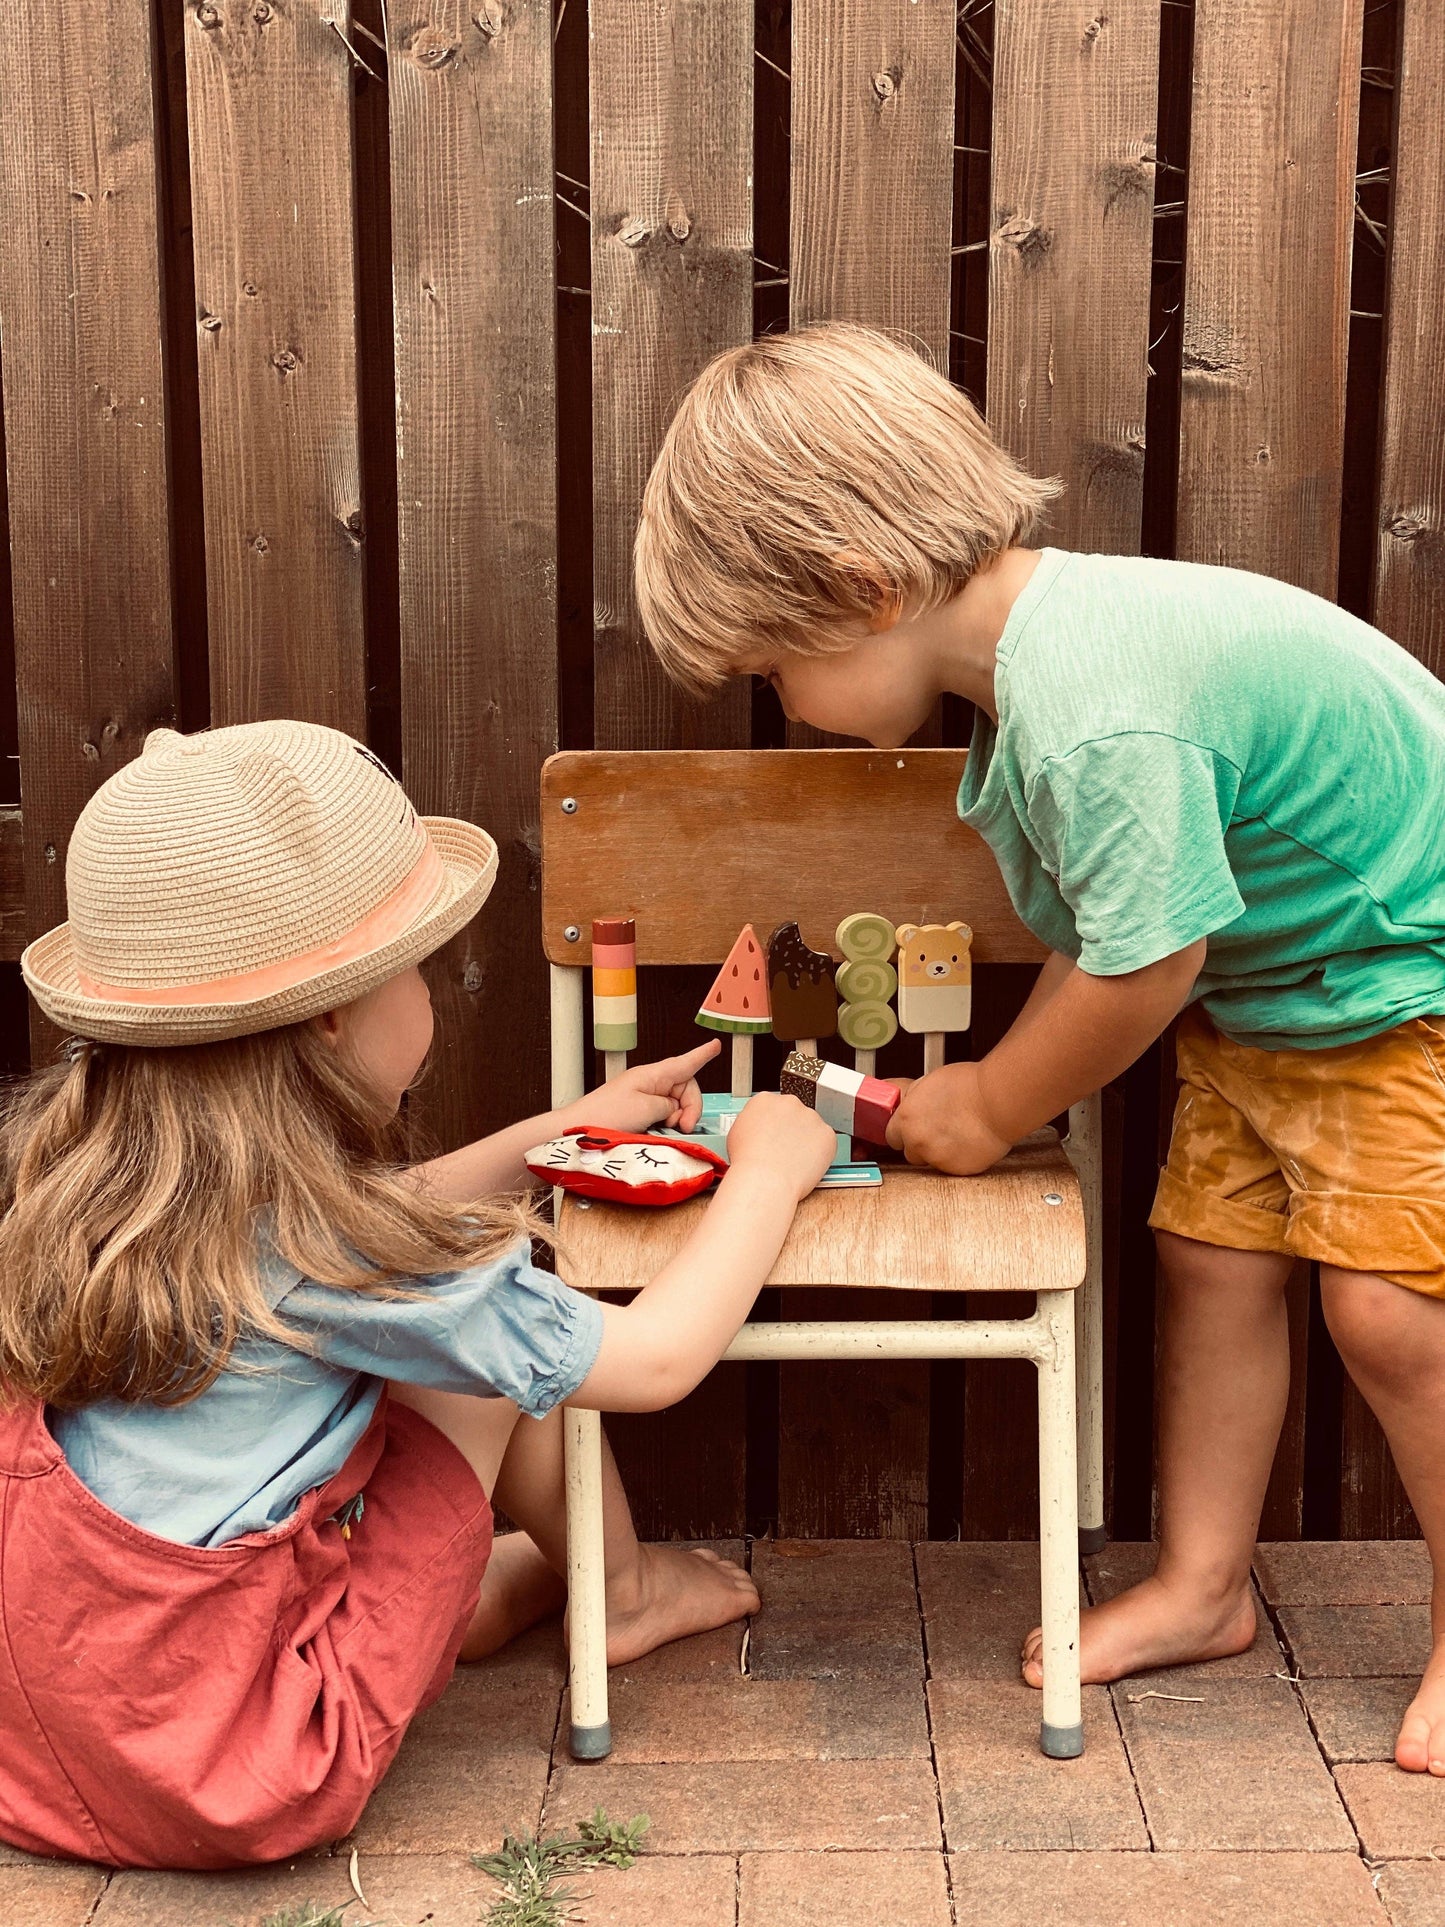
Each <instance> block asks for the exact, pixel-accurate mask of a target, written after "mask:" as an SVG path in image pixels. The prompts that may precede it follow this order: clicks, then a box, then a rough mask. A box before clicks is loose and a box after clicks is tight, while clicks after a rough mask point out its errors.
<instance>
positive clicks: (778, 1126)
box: [728, 1091, 838, 1200]
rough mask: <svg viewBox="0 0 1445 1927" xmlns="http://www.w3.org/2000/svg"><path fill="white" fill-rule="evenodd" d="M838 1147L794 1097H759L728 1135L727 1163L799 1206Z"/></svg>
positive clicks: (832, 1135)
mask: <svg viewBox="0 0 1445 1927" xmlns="http://www.w3.org/2000/svg"><path fill="white" fill-rule="evenodd" d="M837 1145H838V1139H837V1134H836V1133H835V1132H834V1130H833V1128H832V1126H831V1125H828V1124H825V1123H824V1122H823V1120H822V1118H820V1117H819V1115H818V1113H817V1112H816V1111H810V1110H809V1109H808V1107H807V1105H806V1104H803V1103H800V1102H799V1101H798V1099H797V1098H796V1097H784V1096H783V1095H782V1094H781V1093H780V1092H778V1091H760V1092H759V1093H758V1095H757V1096H756V1097H752V1098H749V1099H748V1102H747V1103H746V1104H745V1105H744V1106H743V1108H742V1110H741V1111H739V1113H738V1115H737V1117H736V1118H735V1119H734V1121H733V1127H732V1129H731V1130H730V1131H729V1132H728V1163H729V1165H730V1166H731V1168H732V1170H734V1171H738V1172H743V1171H746V1172H748V1173H749V1174H756V1173H758V1172H766V1173H767V1174H768V1176H770V1177H772V1178H775V1179H776V1180H777V1181H778V1183H780V1184H783V1185H786V1186H787V1187H788V1189H789V1190H790V1191H791V1192H792V1194H793V1196H794V1197H796V1198H797V1199H799V1200H801V1199H803V1198H806V1197H807V1195H808V1193H809V1192H810V1191H811V1190H812V1189H813V1187H814V1185H816V1184H817V1182H818V1180H819V1178H821V1177H822V1175H823V1173H824V1172H825V1171H826V1170H827V1168H828V1166H829V1165H830V1164H831V1163H832V1162H833V1153H834V1151H835V1150H836V1149H837Z"/></svg>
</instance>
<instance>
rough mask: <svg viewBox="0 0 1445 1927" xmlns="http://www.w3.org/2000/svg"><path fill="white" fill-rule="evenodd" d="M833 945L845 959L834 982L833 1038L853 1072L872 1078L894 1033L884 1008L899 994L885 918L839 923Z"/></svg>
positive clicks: (866, 915)
mask: <svg viewBox="0 0 1445 1927" xmlns="http://www.w3.org/2000/svg"><path fill="white" fill-rule="evenodd" d="M835 942H836V943H837V945H838V948H839V949H840V950H841V951H842V953H843V955H844V957H845V958H846V959H847V961H846V963H844V965H843V966H842V968H841V969H840V970H839V972H838V974H837V977H836V978H835V979H834V982H835V983H836V985H837V988H838V995H839V996H840V997H841V998H843V999H844V1002H843V1005H842V1008H841V1009H840V1010H839V1012H838V1035H839V1036H840V1037H841V1038H842V1039H843V1042H844V1043H845V1044H851V1045H852V1047H853V1065H854V1068H855V1070H860V1071H862V1072H863V1073H864V1075H865V1076H868V1077H871V1076H872V1075H873V1070H874V1066H875V1065H876V1063H877V1061H878V1052H879V1051H880V1050H881V1049H882V1048H883V1046H884V1045H885V1044H886V1043H889V1042H890V1041H891V1040H892V1039H893V1038H894V1037H895V1036H896V1035H897V1033H898V1019H897V1018H896V1017H895V1016H894V1014H893V1011H892V1009H891V1008H890V1003H889V1000H890V999H891V998H892V996H893V993H894V991H895V990H897V988H898V973H897V972H896V971H895V970H894V968H893V965H892V963H891V961H890V959H891V958H892V956H893V952H894V949H895V948H896V945H897V939H896V937H895V935H894V930H893V925H892V924H891V923H890V922H889V920H888V918H887V917H880V916H877V915H876V914H875V913H874V912H873V911H871V910H859V911H857V912H855V913H854V915H853V916H851V917H844V919H843V921H842V922H841V923H840V924H839V925H838V933H837V936H836V938H835Z"/></svg>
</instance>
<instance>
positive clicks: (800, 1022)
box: [768, 923, 838, 1044]
mask: <svg viewBox="0 0 1445 1927" xmlns="http://www.w3.org/2000/svg"><path fill="white" fill-rule="evenodd" d="M768 984H769V992H770V1001H771V1004H772V1011H773V1035H774V1037H778V1038H781V1039H782V1041H783V1042H784V1043H785V1044H795V1043H797V1041H798V1039H799V1038H808V1039H812V1040H816V1039H817V1038H819V1037H831V1036H832V1035H833V1033H834V1031H835V1030H837V1028H838V992H837V989H836V988H835V986H834V983H833V959H832V958H831V957H830V956H829V955H828V954H827V953H826V951H822V950H810V949H809V948H808V946H807V944H805V943H804V942H803V933H802V932H801V931H800V930H799V928H798V926H797V924H796V923H780V924H779V925H778V927H777V929H776V930H775V931H774V932H773V934H772V936H771V937H769V938H768Z"/></svg>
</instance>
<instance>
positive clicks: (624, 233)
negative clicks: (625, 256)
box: [617, 216, 647, 248]
mask: <svg viewBox="0 0 1445 1927" xmlns="http://www.w3.org/2000/svg"><path fill="white" fill-rule="evenodd" d="M617 238H618V240H619V241H620V242H621V243H622V245H623V247H625V248H640V247H641V246H642V244H643V242H644V241H645V240H646V239H647V223H646V222H645V221H639V220H638V219H637V218H636V217H635V216H634V217H633V219H632V220H630V221H627V222H624V224H623V225H622V226H621V227H620V228H619V229H618V230H617Z"/></svg>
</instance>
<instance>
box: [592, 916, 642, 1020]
mask: <svg viewBox="0 0 1445 1927" xmlns="http://www.w3.org/2000/svg"><path fill="white" fill-rule="evenodd" d="M592 1046H593V1049H594V1050H636V1049H637V925H636V924H635V923H634V922H633V920H632V918H631V917H595V918H594V919H593V922H592Z"/></svg>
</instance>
